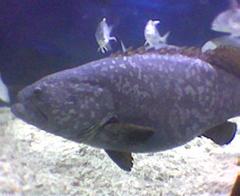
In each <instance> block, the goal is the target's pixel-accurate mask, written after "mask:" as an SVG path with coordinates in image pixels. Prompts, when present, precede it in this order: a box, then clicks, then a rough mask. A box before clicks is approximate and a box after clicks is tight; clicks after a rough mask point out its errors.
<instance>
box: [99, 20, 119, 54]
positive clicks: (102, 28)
mask: <svg viewBox="0 0 240 196" xmlns="http://www.w3.org/2000/svg"><path fill="white" fill-rule="evenodd" d="M111 31H112V27H110V26H109V25H108V24H107V21H106V18H103V19H102V21H101V22H100V23H99V24H98V27H97V30H96V33H95V38H96V40H97V43H98V45H99V48H98V51H101V52H102V53H105V52H108V51H110V50H112V48H111V45H110V41H111V40H114V41H117V39H116V38H115V37H111V36H110V34H111Z"/></svg>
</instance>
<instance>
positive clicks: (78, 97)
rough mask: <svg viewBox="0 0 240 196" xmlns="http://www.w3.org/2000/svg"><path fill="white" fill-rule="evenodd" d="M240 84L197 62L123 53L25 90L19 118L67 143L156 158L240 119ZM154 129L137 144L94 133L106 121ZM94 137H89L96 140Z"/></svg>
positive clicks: (17, 110)
mask: <svg viewBox="0 0 240 196" xmlns="http://www.w3.org/2000/svg"><path fill="white" fill-rule="evenodd" d="M239 84H240V79H239V78H238V77H236V76H234V75H232V74H230V73H228V72H226V71H225V70H224V69H221V68H218V67H216V66H213V65H211V64H209V63H208V62H206V61H204V60H201V59H200V58H197V57H188V56H185V55H181V54H157V53H151V52H149V53H143V54H132V55H128V56H127V55H126V56H125V55H120V56H116V57H108V58H105V59H101V60H97V61H93V62H90V63H87V64H85V65H82V66H79V67H76V68H73V69H69V70H64V71H61V72H58V73H55V74H52V75H49V76H46V77H45V78H43V79H41V80H39V81H37V82H36V83H34V84H32V85H30V86H28V87H26V88H25V89H23V90H22V91H21V92H20V93H19V95H18V103H17V104H16V105H15V106H13V107H12V111H13V113H15V115H16V116H18V117H20V118H22V119H23V120H25V121H26V122H28V123H30V124H33V125H35V126H37V127H39V128H42V129H44V130H46V131H48V132H51V133H54V134H56V135H60V136H62V137H65V138H67V139H70V140H73V141H77V142H83V143H85V144H88V145H91V146H94V147H98V148H104V149H111V150H119V151H127V152H154V151H161V150H166V149H169V148H173V147H176V146H179V145H182V144H184V143H186V142H188V141H190V140H191V139H193V138H194V137H197V136H199V135H202V134H203V133H204V132H205V131H206V130H208V129H209V128H212V127H214V126H216V125H219V124H221V123H224V122H225V121H226V120H227V119H229V118H231V117H234V116H237V115H239V111H240V110H239V105H240V99H239V96H240V85H239ZM109 114H112V115H114V116H115V117H116V118H117V119H118V121H119V122H124V123H130V124H135V125H139V126H143V127H150V128H153V129H154V130H155V132H154V134H153V135H152V136H150V137H149V138H147V139H146V140H144V141H143V142H141V143H137V144H135V143H134V142H133V143H131V142H130V143H129V142H124V141H121V142H119V141H118V140H116V139H113V138H114V136H113V134H112V133H111V132H105V131H104V129H103V130H99V132H97V134H96V135H93V136H92V135H91V134H90V133H89V132H88V130H89V128H90V127H92V126H94V125H96V124H98V123H99V122H101V120H102V119H103V118H104V117H106V116H107V115H109ZM89 138H90V139H89Z"/></svg>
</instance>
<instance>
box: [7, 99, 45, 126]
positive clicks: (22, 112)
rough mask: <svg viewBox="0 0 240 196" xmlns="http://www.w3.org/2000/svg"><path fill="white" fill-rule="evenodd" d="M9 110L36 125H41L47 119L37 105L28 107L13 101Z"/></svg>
mask: <svg viewBox="0 0 240 196" xmlns="http://www.w3.org/2000/svg"><path fill="white" fill-rule="evenodd" d="M11 111H12V113H13V114H14V115H15V116H16V117H17V118H20V119H22V120H23V121H25V122H27V123H29V124H32V125H36V126H38V127H43V126H44V125H45V124H46V123H47V121H48V117H47V116H46V115H45V114H44V113H43V112H42V111H41V110H40V109H39V108H37V107H34V108H33V107H31V108H30V107H25V105H24V104H22V103H15V104H14V105H13V106H12V107H11ZM39 125H40V126H39Z"/></svg>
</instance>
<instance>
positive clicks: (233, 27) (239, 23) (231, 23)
mask: <svg viewBox="0 0 240 196" xmlns="http://www.w3.org/2000/svg"><path fill="white" fill-rule="evenodd" d="M212 30H214V31H219V32H223V33H229V34H231V36H233V37H238V36H240V8H239V3H238V2H237V0H231V6H230V8H229V9H228V10H226V11H224V12H222V13H220V14H219V15H218V16H217V17H216V18H215V19H214V21H213V23H212Z"/></svg>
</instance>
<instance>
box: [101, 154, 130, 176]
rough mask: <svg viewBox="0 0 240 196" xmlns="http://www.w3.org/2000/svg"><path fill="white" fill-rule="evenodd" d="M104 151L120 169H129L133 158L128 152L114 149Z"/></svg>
mask: <svg viewBox="0 0 240 196" xmlns="http://www.w3.org/2000/svg"><path fill="white" fill-rule="evenodd" d="M105 152H106V153H107V154H108V156H109V157H110V158H111V159H112V160H113V161H114V163H116V164H117V165H118V166H119V167H120V168H121V169H123V170H125V171H131V169H132V166H133V158H132V154H131V153H130V152H120V151H114V150H105Z"/></svg>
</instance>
